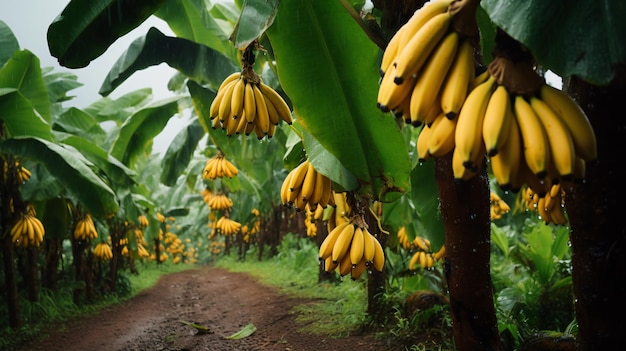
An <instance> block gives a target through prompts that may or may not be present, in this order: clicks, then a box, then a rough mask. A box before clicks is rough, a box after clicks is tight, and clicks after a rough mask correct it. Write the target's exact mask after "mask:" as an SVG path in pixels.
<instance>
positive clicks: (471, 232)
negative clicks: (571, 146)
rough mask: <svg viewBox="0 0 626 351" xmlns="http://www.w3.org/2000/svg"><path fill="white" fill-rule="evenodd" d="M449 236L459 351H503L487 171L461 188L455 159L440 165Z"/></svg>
mask: <svg viewBox="0 0 626 351" xmlns="http://www.w3.org/2000/svg"><path fill="white" fill-rule="evenodd" d="M435 177H436V180H437V186H438V189H439V200H440V206H441V216H442V218H443V222H444V228H445V233H446V234H445V235H446V241H445V245H446V254H445V261H444V273H445V276H446V281H447V285H448V289H449V296H450V311H451V315H452V325H453V335H454V342H455V345H456V349H457V351H478V350H481V351H482V350H485V351H486V350H489V351H496V350H501V349H502V345H501V342H500V337H499V335H498V323H497V319H496V313H495V307H494V303H493V286H492V281H491V272H490V251H491V244H490V243H491V240H490V235H491V222H490V213H489V191H490V190H489V178H488V176H487V171H486V165H485V164H483V167H482V171H481V172H480V173H479V174H477V175H476V176H474V177H472V178H471V179H469V180H468V181H466V182H463V183H459V184H457V183H455V181H454V175H453V173H452V153H450V154H448V155H447V156H444V157H442V158H437V159H435Z"/></svg>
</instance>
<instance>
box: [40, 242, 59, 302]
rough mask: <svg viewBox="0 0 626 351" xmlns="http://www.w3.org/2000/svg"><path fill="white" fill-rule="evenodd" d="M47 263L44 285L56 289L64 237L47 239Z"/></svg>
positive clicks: (43, 277)
mask: <svg viewBox="0 0 626 351" xmlns="http://www.w3.org/2000/svg"><path fill="white" fill-rule="evenodd" d="M44 243H45V248H46V265H45V267H44V269H43V274H42V280H43V281H42V285H43V286H44V287H45V288H47V289H50V290H56V287H57V280H58V267H59V261H60V260H61V245H62V239H56V238H54V239H49V240H45V241H44Z"/></svg>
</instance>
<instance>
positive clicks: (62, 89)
mask: <svg viewBox="0 0 626 351" xmlns="http://www.w3.org/2000/svg"><path fill="white" fill-rule="evenodd" d="M77 78H78V76H76V75H75V74H72V73H68V72H52V68H50V72H44V74H43V81H44V83H45V84H46V89H48V96H49V97H50V102H53V103H54V102H63V101H67V100H70V99H72V98H73V96H68V95H67V92H68V91H70V90H73V89H76V88H79V87H81V86H82V85H83V83H80V82H79V81H78V80H77Z"/></svg>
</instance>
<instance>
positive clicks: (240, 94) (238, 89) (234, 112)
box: [230, 77, 246, 119]
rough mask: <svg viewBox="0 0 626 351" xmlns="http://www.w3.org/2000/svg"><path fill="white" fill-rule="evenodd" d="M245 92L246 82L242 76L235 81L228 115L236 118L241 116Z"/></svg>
mask: <svg viewBox="0 0 626 351" xmlns="http://www.w3.org/2000/svg"><path fill="white" fill-rule="evenodd" d="M245 92H246V82H245V80H244V78H243V77H240V78H239V79H237V80H236V81H235V85H234V87H233V93H232V97H231V102H230V117H231V118H233V119H237V118H239V117H241V114H242V113H243V109H244V95H245Z"/></svg>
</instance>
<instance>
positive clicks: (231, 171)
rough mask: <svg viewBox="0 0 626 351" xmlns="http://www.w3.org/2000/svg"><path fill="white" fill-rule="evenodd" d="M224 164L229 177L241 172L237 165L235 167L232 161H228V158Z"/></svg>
mask: <svg viewBox="0 0 626 351" xmlns="http://www.w3.org/2000/svg"><path fill="white" fill-rule="evenodd" d="M224 166H225V167H226V170H227V172H228V173H227V174H226V176H227V177H228V178H232V177H234V176H236V175H237V174H238V173H239V170H237V167H235V165H234V164H232V163H231V162H230V161H228V160H227V159H224Z"/></svg>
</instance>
